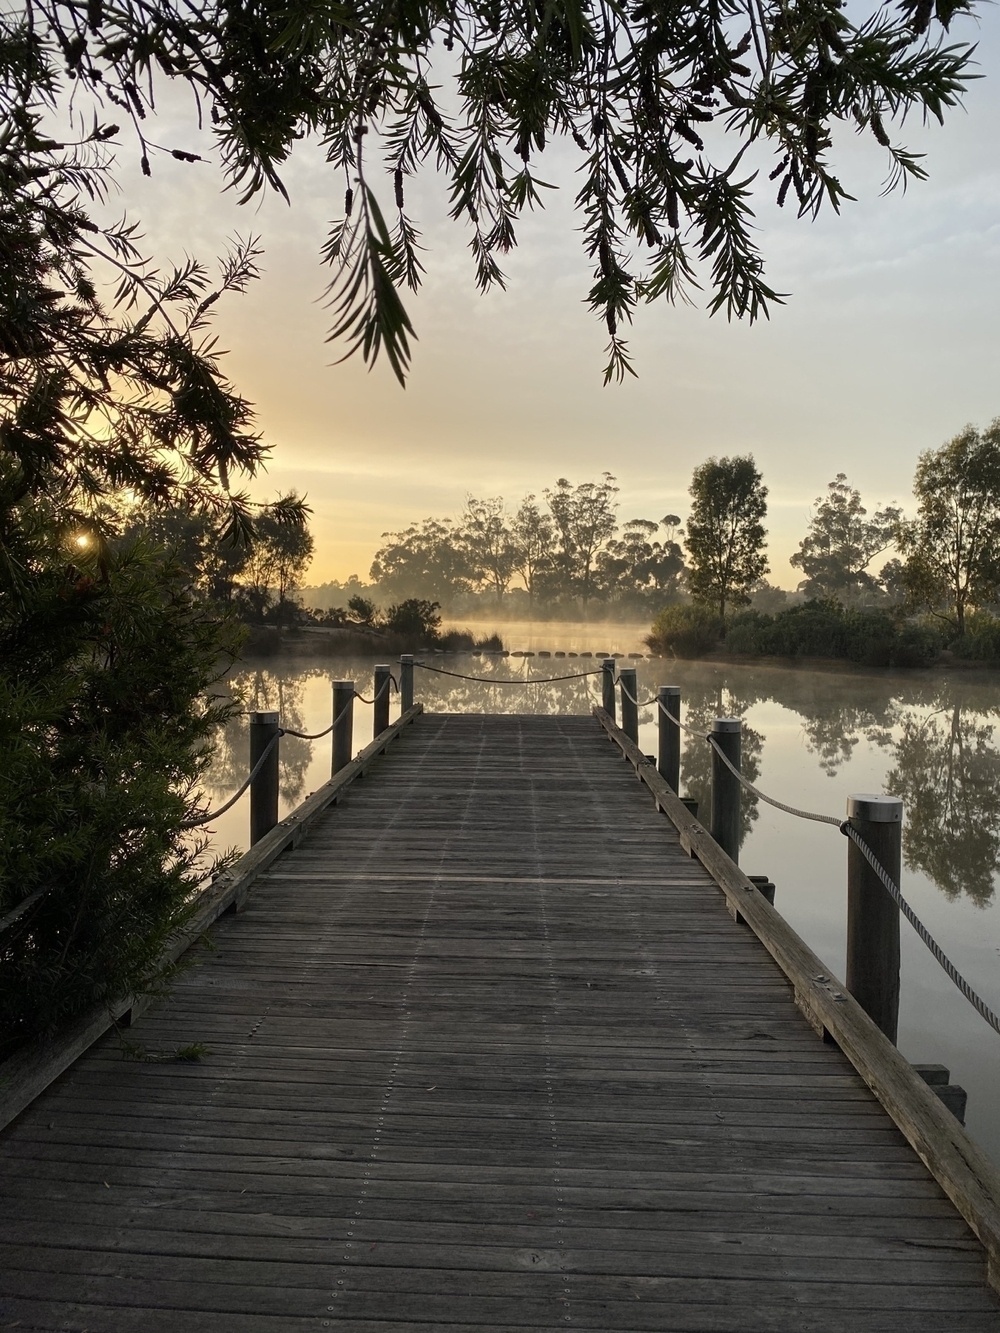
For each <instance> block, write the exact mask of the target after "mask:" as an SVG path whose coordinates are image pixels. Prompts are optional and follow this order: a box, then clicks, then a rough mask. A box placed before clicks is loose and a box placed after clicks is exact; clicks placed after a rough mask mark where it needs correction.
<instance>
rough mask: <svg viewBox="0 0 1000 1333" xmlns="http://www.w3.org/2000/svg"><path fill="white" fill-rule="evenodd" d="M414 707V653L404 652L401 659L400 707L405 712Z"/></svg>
mask: <svg viewBox="0 0 1000 1333" xmlns="http://www.w3.org/2000/svg"><path fill="white" fill-rule="evenodd" d="M412 707H413V654H412V653H403V654H402V656H401V657H400V659H399V708H400V712H403V713H405V712H406V711H407V709H409V708H412Z"/></svg>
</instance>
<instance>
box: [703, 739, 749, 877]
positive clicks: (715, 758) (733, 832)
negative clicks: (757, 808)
mask: <svg viewBox="0 0 1000 1333" xmlns="http://www.w3.org/2000/svg"><path fill="white" fill-rule="evenodd" d="M741 732H742V723H741V722H740V719H739V718H738V717H717V718H716V719H715V721H714V722H713V723H712V741H713V742H714V743H713V745H712V824H711V829H710V832H711V834H712V837H713V838H714V839H715V841H716V842H717V843H718V844H719V846H720V847H721V848H722V850H723V851H724V852H725V853H726V855H727V856H729V857H730V858H731V859H732V860H733V861H736V862H738V861H739V859H740V780H739V778H738V777H737V776H736V774H735V773H733V772H732V770H731V769H730V768H728V767H727V766H726V763H725V760H723V758H722V755H720V754H719V750H721V751H722V754H724V755H725V756H726V759H728V760H729V762H730V763H731V764H732V766H733V768H735V769H737V770H738V769H739V768H740V767H741V759H740V750H741ZM716 746H717V747H718V749H717V748H716Z"/></svg>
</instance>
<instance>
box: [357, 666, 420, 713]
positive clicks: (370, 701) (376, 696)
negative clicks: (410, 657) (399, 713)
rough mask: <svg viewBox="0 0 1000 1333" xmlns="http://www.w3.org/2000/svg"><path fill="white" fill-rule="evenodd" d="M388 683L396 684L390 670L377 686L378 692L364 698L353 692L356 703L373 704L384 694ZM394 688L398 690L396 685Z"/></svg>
mask: <svg viewBox="0 0 1000 1333" xmlns="http://www.w3.org/2000/svg"><path fill="white" fill-rule="evenodd" d="M415 665H416V663H414V666H415ZM390 685H396V681H395V678H394V677H393V675H392V672H390V673H389V675H388V676H386V678H385V679H384V680H383V682H382V684H381V685H380V686H379V687H378V692H377V693H373V694H372V697H371V698H370V699H366V698H365V696H364V695H363V694H355V696H354V697H355V699H357V701H358V703H361V704H368V705H371V704H374V703H375V702H376V701H377V700H378V699H381V698H382V695H383V694H385V692H386V690H387V689H388V688H389V686H390ZM396 690H397V692H398V690H399V686H398V685H396Z"/></svg>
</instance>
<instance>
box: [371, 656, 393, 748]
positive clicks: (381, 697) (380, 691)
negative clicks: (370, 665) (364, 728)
mask: <svg viewBox="0 0 1000 1333" xmlns="http://www.w3.org/2000/svg"><path fill="white" fill-rule="evenodd" d="M390 675H391V668H390V667H389V664H388V663H387V662H380V663H379V664H378V666H376V668H375V682H374V686H373V689H374V694H375V702H374V704H373V705H372V712H373V713H374V715H375V716H374V720H373V723H372V727H373V730H372V740H374V739H375V737H376V736H381V735H382V732H383V731H385V730H386V728H387V727H388V726H389V676H390Z"/></svg>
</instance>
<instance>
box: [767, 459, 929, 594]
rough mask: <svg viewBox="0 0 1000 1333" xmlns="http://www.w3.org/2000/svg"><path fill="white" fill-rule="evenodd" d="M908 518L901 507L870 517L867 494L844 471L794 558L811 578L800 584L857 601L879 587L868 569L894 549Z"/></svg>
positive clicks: (825, 497) (833, 483)
mask: <svg viewBox="0 0 1000 1333" xmlns="http://www.w3.org/2000/svg"><path fill="white" fill-rule="evenodd" d="M902 517H903V511H902V509H900V508H899V507H898V505H887V506H886V508H885V509H877V510H876V511H875V513H874V514H871V515H869V514H868V511H867V509H865V507H864V506H863V505H862V503H861V492H860V491H859V490H858V489H857V488H856V487H854V486H850V485H848V482H847V477H846V475H845V474H844V473H843V472H838V473H837V475H836V477H834V479H833V481H831V482H830V483H829V485H828V486H827V488H826V495H820V496H817V498H816V508H815V510H814V511H813V513H812V515H811V517H810V520H809V531H808V532H807V533H806V535H805V537H803V539H802V541H801V542H800V543H799V549H798V550H797V551H796V552H795V554H794V555H792V556H791V557H790V558H789V563H790V564H791V565H792V567H793V568H795V569H801V570H802V572H803V574H804V575H805V576H806V577H805V579H804V580H803V582H802V583H800V584H799V588H800V590H801V591H803V592H805V593H807V594H808V595H809V596H810V597H839V598H841V599H842V600H843V599H846V600H852V599H855V598H857V597H858V595H859V594H862V593H864V592H870V591H871V590H872V589H873V588H875V587H876V586H877V582H876V580H875V578H874V577H873V576H872V575H871V574H869V573H868V572H867V571H868V566H869V565H870V564H871V562H872V561H873V560H874V559H876V557H877V556H879V555H882V554H883V552H885V551H887V550H888V549H889V548H890V546H892V543H893V540H894V538H895V535H896V530H897V528H898V525H899V523H900V521H901V519H902Z"/></svg>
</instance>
